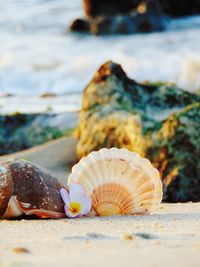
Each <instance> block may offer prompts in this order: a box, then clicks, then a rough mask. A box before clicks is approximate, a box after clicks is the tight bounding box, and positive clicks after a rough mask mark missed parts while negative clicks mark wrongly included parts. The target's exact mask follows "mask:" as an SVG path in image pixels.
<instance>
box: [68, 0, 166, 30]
mask: <svg viewBox="0 0 200 267" xmlns="http://www.w3.org/2000/svg"><path fill="white" fill-rule="evenodd" d="M130 2H131V1H127V0H126V1H125V3H123V1H117V2H116V3H115V1H108V2H105V1H103V2H102V3H98V1H91V8H89V7H88V6H87V4H86V5H85V9H86V13H87V15H88V19H85V20H84V19H76V20H75V21H74V22H73V23H72V25H71V26H70V30H71V31H75V32H89V33H91V34H94V35H107V34H130V33H138V32H154V31H162V30H164V28H165V23H164V18H163V14H162V12H161V9H160V6H159V4H158V3H157V2H156V1H155V0H149V1H148V3H144V2H143V3H141V4H140V5H139V6H138V5H136V3H137V4H138V1H136V3H134V5H132V2H131V4H130ZM85 3H89V1H85ZM122 3H123V4H122ZM95 5H97V6H98V7H99V8H100V10H99V9H98V8H97V9H95V8H94V6H95ZM132 6H133V8H130V7H132ZM93 10H94V12H93Z"/></svg>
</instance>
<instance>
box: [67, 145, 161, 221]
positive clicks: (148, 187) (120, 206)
mask: <svg viewBox="0 0 200 267" xmlns="http://www.w3.org/2000/svg"><path fill="white" fill-rule="evenodd" d="M72 183H78V184H81V185H82V186H83V188H84V190H85V192H86V194H87V195H88V196H90V197H91V199H92V211H91V213H92V214H95V215H97V216H107V215H115V214H126V215H133V214H146V213H147V214H148V213H151V212H152V211H154V210H155V209H156V208H158V206H159V204H160V202H161V200H162V182H161V180H160V176H159V172H158V170H157V169H155V168H154V167H153V166H152V165H151V163H150V161H149V160H147V159H145V158H142V157H140V156H139V155H138V154H137V153H134V152H130V151H128V150H127V149H117V148H111V149H106V148H103V149H101V150H99V151H97V152H92V153H90V154H89V155H88V156H87V157H84V158H82V159H81V160H80V162H79V163H78V164H76V165H75V166H74V167H73V168H72V173H71V174H70V176H69V179H68V185H70V184H72Z"/></svg>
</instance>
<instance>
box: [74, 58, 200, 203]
mask: <svg viewBox="0 0 200 267" xmlns="http://www.w3.org/2000/svg"><path fill="white" fill-rule="evenodd" d="M199 129H200V96H198V95H195V94H191V93H188V92H185V91H183V90H181V89H179V88H177V87H176V86H175V85H172V84H171V85H169V84H162V83H159V84H139V83H137V82H136V81H134V80H131V79H129V78H128V77H127V76H126V74H125V72H124V71H123V70H122V68H121V66H120V65H118V64H115V63H113V62H107V63H105V64H104V65H103V66H101V67H100V69H99V70H98V71H97V73H96V74H95V76H94V78H93V79H92V81H91V82H90V84H89V85H88V86H87V87H86V88H85V90H84V93H83V102H82V110H81V112H80V125H79V130H78V138H79V141H78V145H77V154H78V157H79V158H81V157H83V156H85V155H87V154H88V153H90V152H91V151H93V150H98V149H100V148H102V147H107V148H110V147H113V146H115V147H119V148H122V147H125V148H127V149H129V150H132V151H136V152H138V153H139V154H140V155H141V156H145V157H148V158H149V159H150V160H151V161H152V162H153V164H154V165H155V166H156V167H157V168H158V169H159V171H160V174H161V178H162V180H163V184H164V200H166V201H172V202H177V201H200V191H199V187H200V162H199V158H200V135H199Z"/></svg>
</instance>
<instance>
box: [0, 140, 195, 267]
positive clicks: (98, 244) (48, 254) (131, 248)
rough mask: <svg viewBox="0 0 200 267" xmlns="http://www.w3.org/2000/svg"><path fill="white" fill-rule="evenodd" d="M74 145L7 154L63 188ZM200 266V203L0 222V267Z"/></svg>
mask: <svg viewBox="0 0 200 267" xmlns="http://www.w3.org/2000/svg"><path fill="white" fill-rule="evenodd" d="M75 148H76V140H75V139H74V138H73V137H64V138H60V139H57V140H54V141H51V142H48V143H46V144H44V145H40V146H37V147H34V148H31V149H28V150H25V151H21V152H18V153H15V154H12V155H8V156H4V157H0V160H4V159H7V158H26V159H29V160H31V161H33V162H35V163H38V164H40V165H41V166H43V167H46V168H47V169H49V170H50V171H51V172H52V173H54V174H55V175H56V176H57V177H58V178H59V179H60V181H62V182H63V183H66V181H67V179H66V177H67V176H68V174H69V172H70V169H71V167H72V165H73V163H75V162H76V157H75V155H76V153H75ZM135 265H137V266H142V267H143V266H144V267H146V266H148V267H151V266H152V267H156V266H163V267H165V266H166V267H168V266H175V267H188V266H192V267H199V266H200V203H186V204H179V203H178V204H162V205H161V208H160V209H159V210H158V211H157V213H156V214H154V215H151V216H126V217H120V216H119V217H101V218H100V217H94V218H80V219H61V220H16V221H15V220H12V221H8V220H2V221H0V266H1V267H15V266H16V267H25V266H30V267H32V266H33V267H35V266H38V267H41V266H48V267H54V266H60V267H62V266H63V267H64V266H97V267H102V266H135Z"/></svg>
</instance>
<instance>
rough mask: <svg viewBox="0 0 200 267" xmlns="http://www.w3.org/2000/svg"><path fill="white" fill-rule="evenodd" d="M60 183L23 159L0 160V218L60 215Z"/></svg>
mask: <svg viewBox="0 0 200 267" xmlns="http://www.w3.org/2000/svg"><path fill="white" fill-rule="evenodd" d="M63 187H64V186H63V185H62V184H61V183H59V181H58V180H57V179H56V178H55V177H54V176H52V175H51V174H50V173H49V172H48V171H47V170H45V169H44V168H42V167H40V166H38V165H36V164H34V163H32V162H29V161H26V160H12V161H9V162H1V163H0V218H12V217H17V216H20V215H22V214H25V215H36V216H37V217H39V218H63V217H65V213H64V203H63V201H62V199H61V197H60V192H59V190H60V189H61V188H63Z"/></svg>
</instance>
